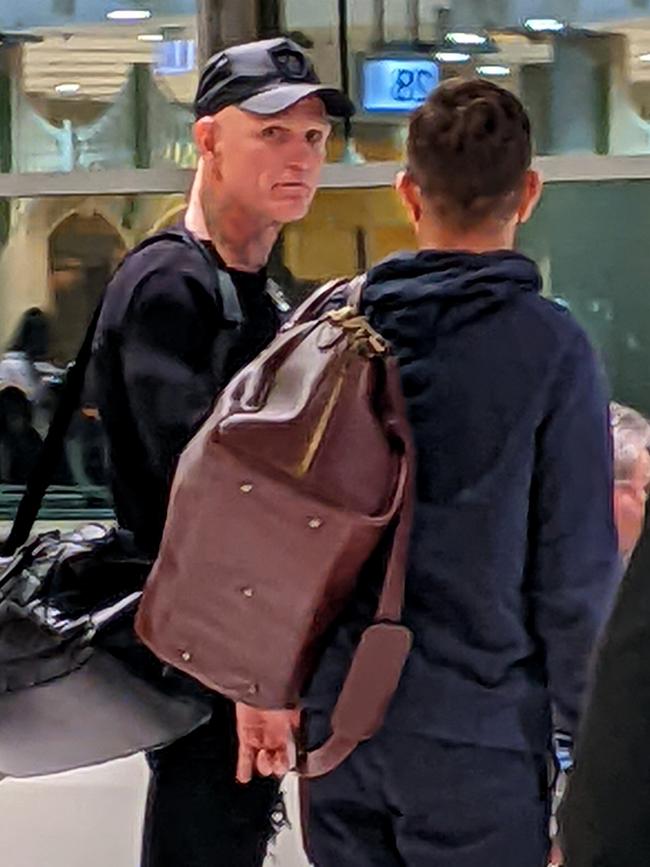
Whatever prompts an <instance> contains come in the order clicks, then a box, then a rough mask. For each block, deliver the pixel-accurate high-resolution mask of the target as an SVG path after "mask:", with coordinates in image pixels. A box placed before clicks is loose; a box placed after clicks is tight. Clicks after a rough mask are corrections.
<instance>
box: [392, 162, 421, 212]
mask: <svg viewBox="0 0 650 867" xmlns="http://www.w3.org/2000/svg"><path fill="white" fill-rule="evenodd" d="M395 189H396V190H397V193H398V195H399V197H400V199H401V200H402V204H403V205H404V207H405V208H406V211H407V213H408V216H409V219H410V221H411V222H412V223H413V224H414V225H417V224H418V223H419V222H420V220H421V219H422V191H421V190H420V188H419V186H418V185H417V184H416V183H415V181H414V180H413V178H412V176H411V174H410V172H408V171H406V170H404V171H401V172H399V174H398V175H397V177H396V178H395Z"/></svg>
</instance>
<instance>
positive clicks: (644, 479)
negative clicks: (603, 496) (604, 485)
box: [614, 451, 650, 560]
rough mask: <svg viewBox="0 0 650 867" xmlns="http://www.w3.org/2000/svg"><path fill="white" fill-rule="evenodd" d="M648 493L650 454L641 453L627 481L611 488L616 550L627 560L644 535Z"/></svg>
mask: <svg viewBox="0 0 650 867" xmlns="http://www.w3.org/2000/svg"><path fill="white" fill-rule="evenodd" d="M649 492H650V454H649V453H648V452H647V451H643V452H641V454H640V456H639V458H638V459H637V461H636V463H635V465H634V470H633V472H632V474H631V476H630V478H629V479H626V480H625V481H617V482H616V483H615V486H614V518H615V521H616V529H617V530H618V547H619V550H620V552H621V555H622V556H623V558H624V559H625V560H628V559H629V558H630V557H631V556H632V554H633V552H634V549H635V548H636V545H637V542H638V541H639V538H640V537H641V533H642V532H643V525H644V522H645V510H646V503H647V500H648V493H649Z"/></svg>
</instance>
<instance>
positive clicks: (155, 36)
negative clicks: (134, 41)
mask: <svg viewBox="0 0 650 867" xmlns="http://www.w3.org/2000/svg"><path fill="white" fill-rule="evenodd" d="M138 40H139V41H140V42H164V41H165V37H164V36H163V35H162V33H140V34H139V35H138Z"/></svg>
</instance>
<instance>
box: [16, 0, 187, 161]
mask: <svg viewBox="0 0 650 867" xmlns="http://www.w3.org/2000/svg"><path fill="white" fill-rule="evenodd" d="M134 5H135V6H136V8H137V9H138V10H140V12H141V13H142V15H143V16H144V15H145V14H146V13H148V17H142V18H141V19H140V20H138V19H135V20H109V19H108V17H107V16H108V15H109V14H110V13H111V11H115V9H118V8H120V4H117V3H108V4H107V3H105V2H99V0H83V2H80V0H47V2H43V0H25V2H23V3H20V4H10V3H8V2H6V0H3V2H2V3H0V31H3V32H6V31H13V35H12V38H11V40H8V41H5V42H3V43H2V44H1V45H0V119H3V120H5V119H6V121H7V126H8V129H9V124H10V134H7V133H5V135H3V136H1V137H0V169H1V170H3V171H15V172H34V171H66V172H67V171H73V170H75V169H97V168H121V167H125V168H128V167H130V168H149V167H152V166H156V165H160V164H165V163H167V164H170V165H171V164H174V163H175V164H178V165H183V166H190V165H193V164H194V153H193V148H192V144H191V136H190V125H191V121H192V114H191V111H190V106H191V103H192V100H193V96H194V91H195V89H196V83H197V58H196V26H197V25H196V22H197V19H196V0H151V2H147V3H146V4H134ZM121 8H122V9H124V8H126V7H124V5H122V6H121ZM18 9H20V12H19V13H18V11H17V10H18Z"/></svg>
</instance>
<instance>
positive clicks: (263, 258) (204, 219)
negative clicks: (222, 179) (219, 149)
mask: <svg viewBox="0 0 650 867" xmlns="http://www.w3.org/2000/svg"><path fill="white" fill-rule="evenodd" d="M202 184H203V172H202V167H199V171H198V172H197V176H196V179H195V181H194V186H193V187H192V192H191V194H190V201H189V205H188V208H187V212H186V214H185V227H186V228H187V229H188V231H190V232H192V234H194V235H195V236H196V237H197V238H200V239H202V240H204V241H211V242H212V244H213V245H214V247H215V249H216V251H217V253H218V254H219V256H220V257H221V258H222V260H223V262H224V264H225V265H226V266H227V267H228V268H232V269H233V270H236V271H248V272H250V273H256V272H257V271H261V270H262V269H263V268H264V267H265V266H266V264H267V262H268V260H269V256H270V255H271V250H272V249H273V245H274V244H275V242H276V241H277V238H278V235H279V234H280V229H281V226H280V225H279V224H278V223H269V222H264V221H262V220H260V219H259V218H258V217H257V216H254V215H251V214H250V213H249V212H247V211H246V210H245V209H244V208H242V207H241V206H239V205H237V203H236V202H230V203H227V202H219V201H217V200H216V199H217V198H218V197H216V196H215V197H214V199H210V200H209V203H208V207H204V202H205V199H204V201H203V202H202V196H201V189H202Z"/></svg>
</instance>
